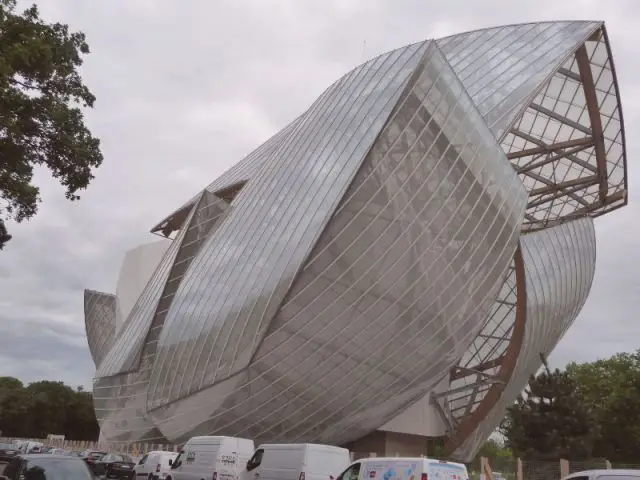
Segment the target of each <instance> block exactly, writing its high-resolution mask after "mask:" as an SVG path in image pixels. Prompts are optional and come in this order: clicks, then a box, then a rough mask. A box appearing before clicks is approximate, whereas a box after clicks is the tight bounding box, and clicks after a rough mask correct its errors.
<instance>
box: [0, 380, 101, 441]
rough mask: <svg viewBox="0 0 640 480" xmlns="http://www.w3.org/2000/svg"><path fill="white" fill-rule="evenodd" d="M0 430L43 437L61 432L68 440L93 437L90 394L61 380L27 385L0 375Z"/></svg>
mask: <svg viewBox="0 0 640 480" xmlns="http://www.w3.org/2000/svg"><path fill="white" fill-rule="evenodd" d="M0 431H2V435H3V436H6V437H18V438H46V436H47V435H48V434H50V433H52V434H62V435H65V437H66V438H67V439H69V440H97V439H98V435H99V434H100V427H99V426H98V422H97V421H96V417H95V414H94V410H93V398H92V396H91V393H88V392H85V391H82V390H81V389H77V390H73V389H72V388H71V387H69V386H67V385H65V384H64V383H62V382H50V381H42V382H35V383H31V384H29V385H27V386H26V387H25V386H24V385H23V384H22V382H20V380H18V379H16V378H13V377H0Z"/></svg>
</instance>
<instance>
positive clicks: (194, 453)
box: [187, 452, 196, 462]
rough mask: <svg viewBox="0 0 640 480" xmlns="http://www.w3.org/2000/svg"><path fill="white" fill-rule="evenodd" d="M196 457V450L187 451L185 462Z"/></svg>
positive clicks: (191, 460)
mask: <svg viewBox="0 0 640 480" xmlns="http://www.w3.org/2000/svg"><path fill="white" fill-rule="evenodd" d="M195 459H196V452H188V453H187V462H193V461H194V460H195Z"/></svg>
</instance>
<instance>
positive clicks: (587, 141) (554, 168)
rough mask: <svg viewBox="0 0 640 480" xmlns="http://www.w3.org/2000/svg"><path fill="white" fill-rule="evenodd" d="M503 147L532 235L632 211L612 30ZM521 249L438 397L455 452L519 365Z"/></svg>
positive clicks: (590, 43)
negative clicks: (525, 196) (524, 198)
mask: <svg viewBox="0 0 640 480" xmlns="http://www.w3.org/2000/svg"><path fill="white" fill-rule="evenodd" d="M502 146H503V148H504V150H505V153H506V154H507V158H509V160H511V162H512V164H513V166H514V169H515V170H516V172H518V174H519V176H520V178H521V180H522V182H523V183H524V185H525V186H526V187H527V190H528V192H529V200H528V204H527V212H526V214H525V222H524V224H523V233H525V234H526V233H529V232H534V231H538V230H541V229H545V228H549V227H553V226H555V225H558V224H560V223H563V222H565V221H568V220H572V219H575V218H581V217H584V216H590V217H597V216H600V215H603V214H605V213H608V212H610V211H612V210H615V209H617V208H620V207H622V206H624V205H626V203H627V196H626V193H627V183H626V182H627V179H626V174H625V172H626V152H625V144H624V129H623V128H622V111H621V107H620V103H619V96H618V87H617V83H616V79H615V71H614V68H613V63H612V61H611V53H610V47H609V43H608V39H607V34H606V30H605V27H604V25H602V26H601V27H600V28H598V29H597V30H596V31H595V32H594V33H593V34H592V35H591V36H590V37H589V39H588V40H587V41H586V42H585V43H584V44H582V45H580V46H579V47H578V48H577V49H576V51H575V52H574V54H573V55H571V56H570V57H569V58H567V60H566V61H565V63H564V65H563V66H562V67H561V68H559V69H558V70H557V71H556V72H555V73H554V74H553V76H552V77H551V78H550V79H549V81H548V82H547V83H546V84H545V85H544V86H543V87H542V88H541V90H540V92H539V93H538V94H537V95H536V96H535V98H534V99H533V101H532V102H531V104H530V105H529V106H528V107H527V108H526V110H525V111H524V112H523V114H522V116H521V118H520V119H519V120H518V121H517V122H516V123H515V124H514V126H513V127H512V128H511V130H510V131H509V132H508V133H507V134H506V135H505V137H504V138H503V140H502ZM519 252H520V250H518V252H517V253H516V256H515V257H514V261H513V263H512V265H511V267H510V270H509V273H508V275H507V277H506V279H505V282H504V284H503V287H502V290H501V292H500V296H499V298H498V299H497V300H496V303H495V305H494V307H493V310H492V312H491V314H490V315H489V318H488V319H487V322H486V324H485V326H484V327H483V329H482V331H481V332H480V334H479V335H478V337H477V338H476V340H475V341H474V343H473V345H472V347H471V348H470V350H468V351H467V353H465V355H464V356H463V357H462V359H461V360H460V362H459V363H458V365H457V366H456V367H455V368H454V369H453V370H452V371H451V374H450V380H451V384H450V388H449V389H448V390H447V391H445V392H441V393H438V394H437V395H434V396H433V399H432V401H433V404H434V405H436V407H437V409H438V411H439V413H440V415H441V417H442V419H443V420H444V421H445V424H446V425H447V428H448V432H449V434H448V437H449V440H448V442H447V448H448V451H449V452H454V451H455V450H456V448H457V447H458V446H459V445H460V443H461V442H462V441H463V440H464V438H466V437H467V436H468V435H469V434H470V433H471V432H472V431H473V430H474V428H475V427H476V426H477V425H478V423H479V422H480V421H481V420H482V419H483V418H484V416H486V414H487V412H488V410H490V409H491V408H492V407H493V406H494V405H495V403H496V402H497V400H498V399H499V397H500V392H501V391H502V390H503V389H504V386H505V385H506V384H507V382H508V381H509V378H510V375H511V373H512V372H513V369H514V367H515V363H516V361H517V359H518V354H519V350H520V348H521V346H522V334H523V332H524V326H525V322H526V318H525V317H526V305H525V304H526V293H525V290H526V287H525V283H524V273H523V272H524V269H523V266H522V265H521V261H522V260H521V255H520V253H519ZM518 272H520V274H519V275H518Z"/></svg>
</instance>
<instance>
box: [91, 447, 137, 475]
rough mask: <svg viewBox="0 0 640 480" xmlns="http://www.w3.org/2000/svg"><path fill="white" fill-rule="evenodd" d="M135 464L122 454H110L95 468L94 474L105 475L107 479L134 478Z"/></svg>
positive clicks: (96, 464)
mask: <svg viewBox="0 0 640 480" xmlns="http://www.w3.org/2000/svg"><path fill="white" fill-rule="evenodd" d="M135 465H136V464H135V462H134V461H133V459H132V458H131V457H130V456H128V455H123V454H120V453H109V454H107V455H105V456H104V457H102V458H101V459H100V461H98V462H96V463H95V464H94V466H93V474H94V475H96V476H100V475H104V476H105V477H107V478H124V479H129V478H133V477H134V475H135V473H134V471H133V467H135Z"/></svg>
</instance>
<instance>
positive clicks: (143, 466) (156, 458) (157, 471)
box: [134, 450, 178, 480]
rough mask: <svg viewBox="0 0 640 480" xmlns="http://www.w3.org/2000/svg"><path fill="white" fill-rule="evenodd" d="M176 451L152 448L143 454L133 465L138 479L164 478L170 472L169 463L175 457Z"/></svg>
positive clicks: (163, 479)
mask: <svg viewBox="0 0 640 480" xmlns="http://www.w3.org/2000/svg"><path fill="white" fill-rule="evenodd" d="M177 456H178V454H177V453H176V452H166V451H163V450H154V451H152V452H149V453H147V454H145V455H144V456H143V457H142V458H141V459H140V461H139V462H138V464H137V465H136V466H135V467H134V470H135V475H136V478H137V479H138V480H165V479H166V478H167V476H169V473H170V472H171V463H172V462H173V460H175V459H176V457H177Z"/></svg>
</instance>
